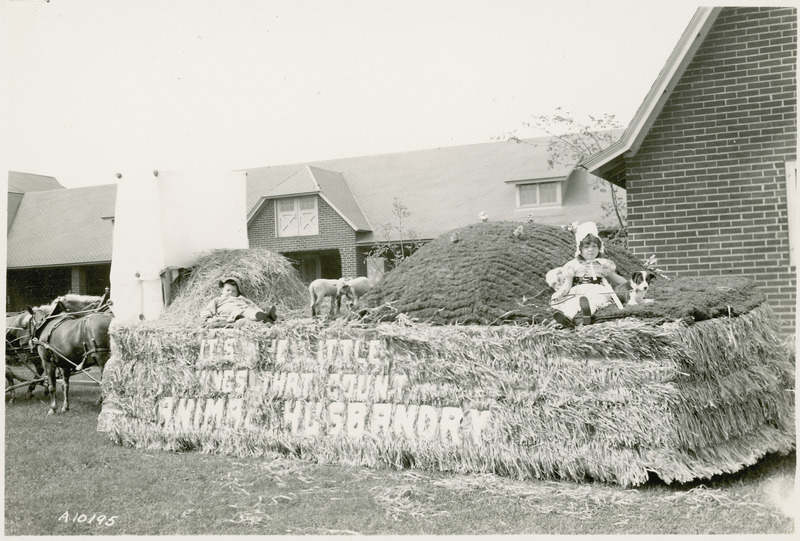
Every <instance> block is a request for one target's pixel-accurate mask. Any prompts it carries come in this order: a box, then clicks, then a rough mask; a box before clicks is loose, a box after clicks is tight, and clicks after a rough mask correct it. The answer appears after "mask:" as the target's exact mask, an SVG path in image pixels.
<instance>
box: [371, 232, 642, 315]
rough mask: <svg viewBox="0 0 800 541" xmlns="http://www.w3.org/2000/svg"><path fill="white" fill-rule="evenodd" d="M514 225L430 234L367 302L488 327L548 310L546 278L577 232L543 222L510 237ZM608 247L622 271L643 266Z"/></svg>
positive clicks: (568, 254)
mask: <svg viewBox="0 0 800 541" xmlns="http://www.w3.org/2000/svg"><path fill="white" fill-rule="evenodd" d="M519 226H520V223H519V222H489V223H481V224H473V225H470V226H467V227H464V228H461V229H457V230H455V231H453V232H451V233H447V234H445V235H442V236H440V237H438V238H436V239H434V240H433V241H432V242H430V243H428V244H426V245H425V246H424V247H423V248H421V249H420V250H419V252H417V253H416V254H414V256H413V257H411V258H409V259H408V260H406V261H405V262H403V264H402V265H400V266H399V267H397V268H396V269H394V270H393V271H392V272H390V273H388V274H387V275H386V277H385V278H384V279H383V280H382V281H381V282H379V283H378V284H377V285H376V286H375V288H373V290H372V291H371V292H370V293H369V297H368V300H369V302H370V304H371V305H372V306H379V305H382V304H387V303H388V305H389V306H391V310H390V311H391V312H395V313H405V314H408V315H409V316H410V317H413V318H418V319H419V320H420V321H426V322H429V323H432V324H471V325H488V324H492V323H496V322H497V320H498V318H502V317H503V316H504V315H506V314H508V312H509V311H520V310H521V311H523V312H527V313H529V314H531V315H533V314H542V315H544V314H549V306H548V301H549V299H550V295H551V294H552V292H553V291H552V290H551V289H550V288H549V287H548V286H547V283H546V282H545V279H544V277H545V275H546V274H547V272H548V271H549V270H550V269H554V268H556V267H560V266H562V265H564V264H565V263H566V262H567V261H569V260H570V259H572V258H574V257H575V235H574V234H573V233H570V232H569V231H566V230H564V229H561V228H558V227H552V226H547V225H541V224H525V225H523V227H522V231H521V232H520V233H519V234H516V235H515V234H514V231H515V230H517V231H518V227H519ZM605 253H606V257H608V258H609V259H611V260H612V261H614V263H616V265H617V273H619V274H620V275H622V276H627V275H630V274H631V273H633V272H634V271H636V270H640V269H643V268H644V265H643V264H642V263H641V261H639V260H638V259H637V258H636V257H635V256H634V255H633V254H631V253H630V252H628V251H627V250H625V249H623V248H618V247H614V246H609V245H606V246H605ZM523 299H524V301H523ZM388 312H389V311H387V312H386V315H387V316H388V315H389V313H388Z"/></svg>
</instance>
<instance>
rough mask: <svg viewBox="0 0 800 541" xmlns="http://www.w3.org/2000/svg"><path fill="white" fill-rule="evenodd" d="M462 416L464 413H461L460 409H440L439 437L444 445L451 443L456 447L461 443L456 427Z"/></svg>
mask: <svg viewBox="0 0 800 541" xmlns="http://www.w3.org/2000/svg"><path fill="white" fill-rule="evenodd" d="M463 416H464V412H462V411H461V408H453V407H445V408H442V420H441V437H442V441H443V442H444V443H448V441H452V442H453V443H454V444H456V445H458V444H459V443H461V436H460V435H459V433H458V427H459V425H460V423H461V418H462V417H463Z"/></svg>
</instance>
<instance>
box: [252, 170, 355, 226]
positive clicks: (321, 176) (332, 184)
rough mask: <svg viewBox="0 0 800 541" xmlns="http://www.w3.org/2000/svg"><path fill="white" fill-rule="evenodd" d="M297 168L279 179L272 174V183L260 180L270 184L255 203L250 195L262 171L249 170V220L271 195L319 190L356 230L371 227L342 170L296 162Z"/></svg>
mask: <svg viewBox="0 0 800 541" xmlns="http://www.w3.org/2000/svg"><path fill="white" fill-rule="evenodd" d="M295 168H296V171H294V172H293V173H291V174H290V175H289V176H288V177H286V178H285V179H283V180H280V178H279V177H272V179H271V180H272V182H271V183H269V180H268V184H266V185H264V183H261V184H260V185H261V186H262V187H265V188H268V190H267V191H266V192H263V193H261V194H260V197H259V199H258V200H257V201H256V202H255V204H251V203H252V202H253V198H252V197H251V186H252V184H253V183H252V182H251V178H254V177H258V176H259V175H258V173H251V172H249V171H248V173H247V192H248V201H247V208H248V209H249V210H248V212H247V221H248V222H249V221H250V220H251V219H252V218H253V217H254V216H255V215H256V214H258V212H259V211H260V210H261V207H262V206H263V204H264V202H265V201H267V200H269V199H276V198H279V197H288V196H292V195H309V194H319V195H320V197H322V198H323V199H325V201H326V202H327V203H328V204H329V205H330V206H331V207H332V208H333V209H334V210H335V211H336V212H337V213H339V215H340V216H342V218H344V219H345V221H347V223H348V224H350V227H352V228H353V229H354V230H355V231H369V230H370V229H371V228H370V225H369V222H368V221H367V219H366V218H365V217H364V213H363V212H361V208H360V207H359V206H358V202H357V201H356V199H355V197H354V196H353V193H352V192H351V191H350V187H349V186H348V185H347V182H346V181H345V179H344V176H342V174H341V173H339V172H338V171H329V170H327V169H321V168H319V167H312V166H309V165H296V166H295Z"/></svg>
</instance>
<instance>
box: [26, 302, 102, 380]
mask: <svg viewBox="0 0 800 541" xmlns="http://www.w3.org/2000/svg"><path fill="white" fill-rule="evenodd" d="M91 316H92V314H88V315H86V316H83V317H81V316H79V315H76V314H75V313H60V314H57V315H51V316H48V317H45V318H44V319H43V320H42V322H41V324H40V325H38V326H37V327H36V328H35V329H34V331H33V333H32V335H33V336H32V337H31V349H33V347H34V346H37V345H39V346H42V347H44V348H45V349H47V350H48V351H52V352H53V353H55V354H56V355H58V356H59V357H61V358H62V359H64V360H65V361H67V362H68V363H69V364H71V365H72V366H73V367H75V368H78V367H79V366H83V363H84V362H85V361H86V358H87V357H89V356H90V355H94V354H96V353H104V352H106V351H111V348H107V347H100V346H98V345H97V342H96V341H95V340H94V339H92V346H93V347H91V348H89V347H88V346H87V345H86V341H85V340H84V337H85V335H86V321H87V320H88V319H89V318H90V317H91ZM70 319H78V320H80V328H79V334H78V336H79V337H80V338H81V344H82V345H83V357H81V362H80V363H77V364H76V363H74V362H72V361H71V360H70V359H68V358H67V357H66V356H64V355H63V354H62V353H61V352H59V351H58V350H57V349H56V348H54V347H53V346H52V345H50V337H51V336H52V334H53V331H55V330H56V329H57V328H58V327H59V326H61V324H62V323H64V322H65V321H67V320H70ZM51 320H55V321H54V323H53V325H51V326H50V328H49V329H47V333H45V334H42V331H43V330H44V327H45V326H46V325H47V323H48V321H51ZM92 379H94V378H92Z"/></svg>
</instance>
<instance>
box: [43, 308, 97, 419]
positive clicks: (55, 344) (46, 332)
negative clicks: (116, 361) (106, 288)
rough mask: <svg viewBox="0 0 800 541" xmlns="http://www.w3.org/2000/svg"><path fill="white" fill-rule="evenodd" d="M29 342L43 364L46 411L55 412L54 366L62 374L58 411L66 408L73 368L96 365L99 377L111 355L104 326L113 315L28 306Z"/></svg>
mask: <svg viewBox="0 0 800 541" xmlns="http://www.w3.org/2000/svg"><path fill="white" fill-rule="evenodd" d="M30 313H31V315H32V316H33V317H31V321H30V330H31V337H32V338H31V344H32V345H33V346H34V347H35V348H36V351H37V353H38V354H39V358H40V359H41V360H42V364H43V365H44V372H45V377H46V378H47V379H46V383H47V385H48V388H49V390H50V411H48V415H52V414H53V413H55V412H56V367H58V368H60V369H61V372H62V374H63V375H64V379H63V384H62V385H63V392H64V403H63V405H62V407H61V409H60V410H59V411H60V412H61V413H66V412H67V411H68V410H69V377H70V375H71V374H72V372H73V371H77V370H82V369H83V368H84V367H87V366H93V365H97V366H99V367H100V377H101V379H102V377H103V367H104V366H105V364H106V361H108V358H109V356H110V355H111V347H110V339H109V336H108V327H109V325H110V324H111V320H112V318H113V316H111V314H108V313H105V312H90V313H88V314H86V315H75V314H69V313H60V314H53V313H52V312H50V313H48V312H46V311H43V310H37V309H30Z"/></svg>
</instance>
